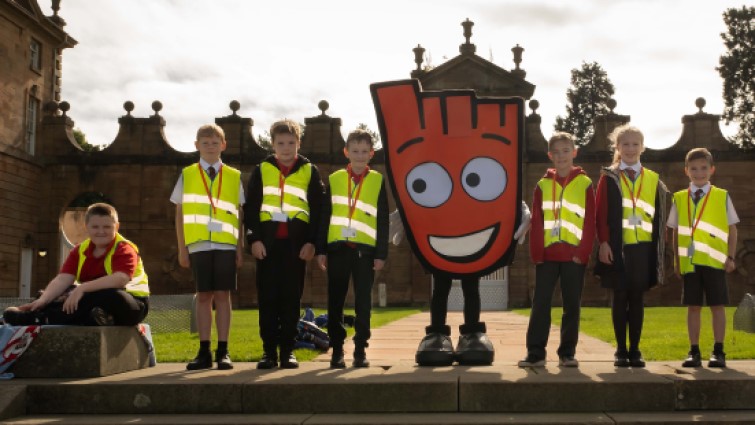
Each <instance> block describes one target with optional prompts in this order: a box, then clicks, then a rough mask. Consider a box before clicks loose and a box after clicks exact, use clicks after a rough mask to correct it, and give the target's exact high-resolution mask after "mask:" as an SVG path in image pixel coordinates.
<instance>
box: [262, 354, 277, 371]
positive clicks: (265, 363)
mask: <svg viewBox="0 0 755 425" xmlns="http://www.w3.org/2000/svg"><path fill="white" fill-rule="evenodd" d="M276 367H278V355H277V353H263V354H262V358H261V359H260V361H259V362H257V369H273V368H276Z"/></svg>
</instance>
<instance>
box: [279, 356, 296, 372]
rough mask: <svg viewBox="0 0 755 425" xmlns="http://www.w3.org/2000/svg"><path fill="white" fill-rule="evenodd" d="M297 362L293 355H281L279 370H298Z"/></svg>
mask: <svg viewBox="0 0 755 425" xmlns="http://www.w3.org/2000/svg"><path fill="white" fill-rule="evenodd" d="M298 368H299V362H298V361H297V360H296V356H294V353H289V354H284V353H281V369H298Z"/></svg>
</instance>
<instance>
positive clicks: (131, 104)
mask: <svg viewBox="0 0 755 425" xmlns="http://www.w3.org/2000/svg"><path fill="white" fill-rule="evenodd" d="M123 109H125V110H126V115H128V116H131V111H133V110H134V102H132V101H130V100H127V101H125V102H123Z"/></svg>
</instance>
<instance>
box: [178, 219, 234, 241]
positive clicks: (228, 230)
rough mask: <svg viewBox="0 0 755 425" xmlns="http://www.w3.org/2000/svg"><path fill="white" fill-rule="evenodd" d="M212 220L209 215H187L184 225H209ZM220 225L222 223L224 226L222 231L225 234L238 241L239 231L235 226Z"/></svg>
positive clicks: (228, 224)
mask: <svg viewBox="0 0 755 425" xmlns="http://www.w3.org/2000/svg"><path fill="white" fill-rule="evenodd" d="M210 218H211V217H210V216H209V215H199V214H187V215H185V216H184V223H188V224H204V225H207V223H209V222H210ZM216 222H218V221H216ZM218 223H221V225H222V226H221V229H223V230H221V231H222V232H223V233H230V234H232V235H233V237H234V238H237V239H238V237H239V230H238V229H237V228H235V227H233V225H232V224H230V223H223V222H218Z"/></svg>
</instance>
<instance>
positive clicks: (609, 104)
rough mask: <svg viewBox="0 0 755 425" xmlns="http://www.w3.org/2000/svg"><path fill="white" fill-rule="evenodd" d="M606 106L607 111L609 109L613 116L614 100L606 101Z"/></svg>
mask: <svg viewBox="0 0 755 425" xmlns="http://www.w3.org/2000/svg"><path fill="white" fill-rule="evenodd" d="M606 106H608V109H610V110H611V113H612V114H613V110H614V109H616V99H608V101H606Z"/></svg>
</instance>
